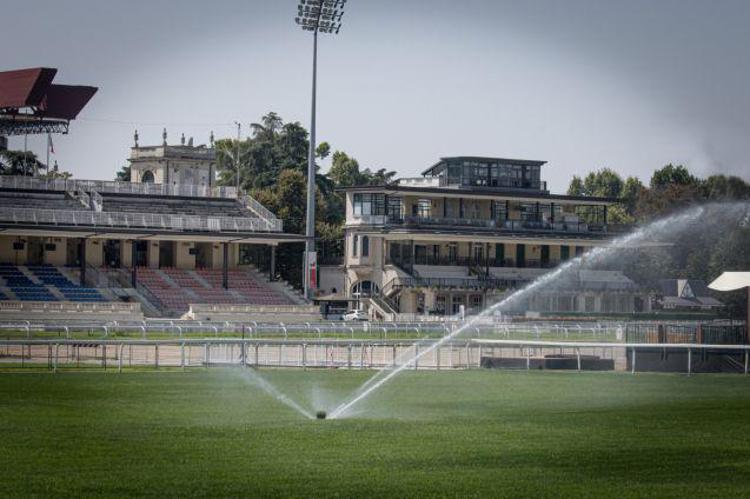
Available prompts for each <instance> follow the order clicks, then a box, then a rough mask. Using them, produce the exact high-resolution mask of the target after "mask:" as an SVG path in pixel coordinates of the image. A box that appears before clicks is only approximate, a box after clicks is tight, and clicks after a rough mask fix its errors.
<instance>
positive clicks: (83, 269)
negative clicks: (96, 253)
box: [81, 238, 86, 286]
mask: <svg viewBox="0 0 750 499" xmlns="http://www.w3.org/2000/svg"><path fill="white" fill-rule="evenodd" d="M81 286H86V239H85V238H82V239H81Z"/></svg>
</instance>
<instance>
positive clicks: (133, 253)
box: [130, 239, 138, 288]
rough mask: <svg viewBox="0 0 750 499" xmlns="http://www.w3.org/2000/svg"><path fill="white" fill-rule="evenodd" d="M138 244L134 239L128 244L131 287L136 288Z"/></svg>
mask: <svg viewBox="0 0 750 499" xmlns="http://www.w3.org/2000/svg"><path fill="white" fill-rule="evenodd" d="M137 246H138V243H137V241H136V240H135V239H133V241H132V242H131V243H130V280H131V281H132V283H133V287H134V288H135V287H138V275H137V274H138V272H137V271H136V267H137V266H138V265H137V262H138V259H137V252H138V248H137Z"/></svg>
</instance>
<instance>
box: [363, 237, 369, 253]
mask: <svg viewBox="0 0 750 499" xmlns="http://www.w3.org/2000/svg"><path fill="white" fill-rule="evenodd" d="M362 256H370V237H369V236H362Z"/></svg>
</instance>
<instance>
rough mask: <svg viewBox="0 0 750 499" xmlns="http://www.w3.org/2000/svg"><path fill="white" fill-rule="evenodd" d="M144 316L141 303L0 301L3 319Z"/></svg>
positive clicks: (112, 318)
mask: <svg viewBox="0 0 750 499" xmlns="http://www.w3.org/2000/svg"><path fill="white" fill-rule="evenodd" d="M37 319H44V320H66V319H67V320H76V321H80V320H86V319H90V320H102V319H106V320H129V321H131V320H143V312H142V311H141V304H140V303H120V302H66V301H54V302H37V301H0V320H37Z"/></svg>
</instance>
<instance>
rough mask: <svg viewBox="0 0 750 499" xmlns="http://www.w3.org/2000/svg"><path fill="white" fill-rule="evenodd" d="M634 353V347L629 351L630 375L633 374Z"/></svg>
mask: <svg viewBox="0 0 750 499" xmlns="http://www.w3.org/2000/svg"><path fill="white" fill-rule="evenodd" d="M635 352H636V350H635V347H632V348H631V349H630V353H631V355H630V372H631V374H635Z"/></svg>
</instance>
